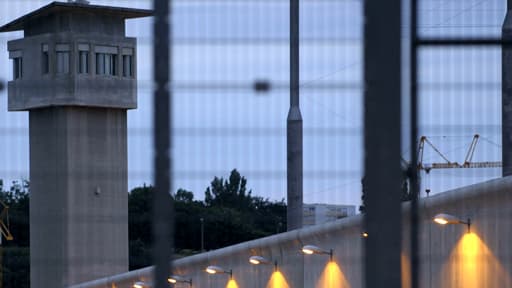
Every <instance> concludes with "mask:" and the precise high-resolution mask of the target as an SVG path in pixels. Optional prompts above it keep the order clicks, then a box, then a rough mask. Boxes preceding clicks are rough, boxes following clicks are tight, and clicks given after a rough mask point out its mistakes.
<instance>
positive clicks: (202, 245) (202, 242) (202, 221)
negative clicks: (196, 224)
mask: <svg viewBox="0 0 512 288" xmlns="http://www.w3.org/2000/svg"><path fill="white" fill-rule="evenodd" d="M199 220H200V221H201V252H204V218H202V217H201V218H200V219H199Z"/></svg>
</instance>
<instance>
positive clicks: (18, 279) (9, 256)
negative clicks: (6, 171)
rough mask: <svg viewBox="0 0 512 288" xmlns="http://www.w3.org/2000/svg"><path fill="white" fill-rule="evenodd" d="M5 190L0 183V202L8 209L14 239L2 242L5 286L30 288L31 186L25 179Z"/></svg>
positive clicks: (3, 285) (1, 257)
mask: <svg viewBox="0 0 512 288" xmlns="http://www.w3.org/2000/svg"><path fill="white" fill-rule="evenodd" d="M4 189H5V187H4V185H3V181H1V180H0V192H1V193H0V200H2V202H4V203H5V204H6V205H7V206H8V207H9V230H10V231H11V234H12V235H13V237H14V240H12V241H6V240H5V239H2V246H1V247H0V259H1V265H2V287H30V249H29V245H30V240H29V232H30V227H29V195H30V194H29V190H30V186H29V183H28V181H26V180H23V181H20V182H18V181H14V182H13V183H12V185H11V187H10V188H9V190H7V191H6V190H4Z"/></svg>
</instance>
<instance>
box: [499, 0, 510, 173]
mask: <svg viewBox="0 0 512 288" xmlns="http://www.w3.org/2000/svg"><path fill="white" fill-rule="evenodd" d="M510 9H512V0H508V2H507V14H506V16H505V20H504V22H503V27H502V39H503V40H506V41H512V14H511V13H512V11H510ZM501 87H502V88H501V91H502V93H501V141H502V142H501V143H502V162H503V170H502V175H503V177H505V176H509V175H512V46H511V45H503V46H502V48H501Z"/></svg>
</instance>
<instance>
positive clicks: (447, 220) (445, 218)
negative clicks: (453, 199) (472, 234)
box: [434, 213, 471, 232]
mask: <svg viewBox="0 0 512 288" xmlns="http://www.w3.org/2000/svg"><path fill="white" fill-rule="evenodd" d="M434 222H436V223H437V224H440V225H447V224H464V225H467V226H468V232H469V229H470V227H471V219H469V218H468V220H467V221H463V220H461V219H460V218H458V217H456V216H453V215H450V214H446V213H441V214H437V215H436V216H434Z"/></svg>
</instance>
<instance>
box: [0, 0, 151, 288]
mask: <svg viewBox="0 0 512 288" xmlns="http://www.w3.org/2000/svg"><path fill="white" fill-rule="evenodd" d="M150 15H151V11H149V10H140V9H127V8H120V7H107V6H96V5H89V3H88V2H86V1H83V0H82V1H77V2H66V3H62V2H53V3H50V4H49V5H47V6H44V7H42V8H40V9H38V10H36V11H33V12H31V13H29V14H27V15H25V16H22V17H21V18H18V19H16V20H14V21H12V22H10V23H8V24H6V25H4V26H3V27H0V32H9V31H17V30H23V31H24V38H22V39H17V40H13V41H10V42H9V43H8V50H9V58H11V59H12V64H13V80H12V81H10V82H9V83H8V109H9V111H29V125H30V126H29V127H30V132H29V133H30V184H31V185H30V186H31V195H30V279H31V285H32V287H65V286H68V285H70V284H75V283H80V282H83V281H87V280H92V279H96V278H100V277H104V276H107V275H112V274H117V273H121V272H125V271H128V199H127V197H128V196H127V195H128V188H127V138H126V136H127V135H126V133H127V129H126V126H127V124H126V111H127V109H134V108H136V107H137V97H136V96H137V94H136V93H137V84H136V67H137V66H136V63H135V59H136V58H135V55H136V48H137V47H136V39H134V38H129V37H126V36H125V19H130V18H137V17H146V16H150Z"/></svg>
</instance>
